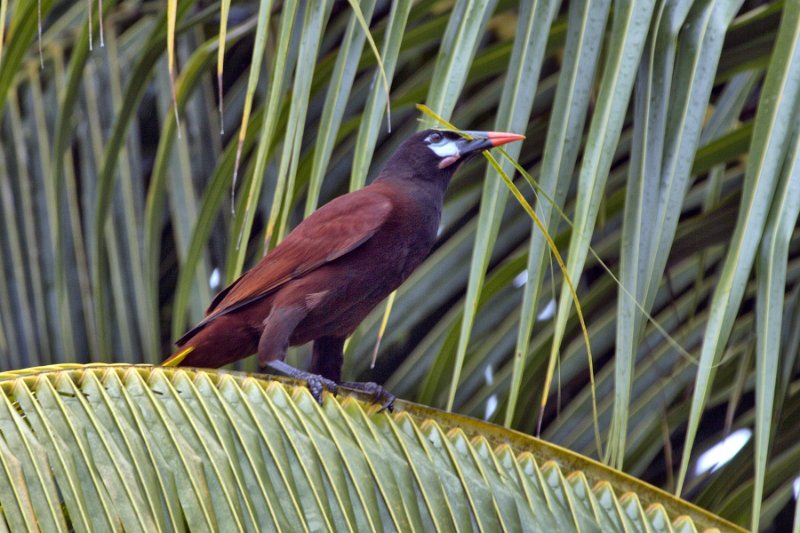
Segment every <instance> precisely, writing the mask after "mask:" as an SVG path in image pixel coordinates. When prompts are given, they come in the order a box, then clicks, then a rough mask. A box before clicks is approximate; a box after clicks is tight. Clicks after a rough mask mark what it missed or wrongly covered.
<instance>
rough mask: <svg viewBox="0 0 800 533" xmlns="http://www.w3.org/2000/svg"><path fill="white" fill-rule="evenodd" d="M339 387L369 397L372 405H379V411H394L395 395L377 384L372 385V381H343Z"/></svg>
mask: <svg viewBox="0 0 800 533" xmlns="http://www.w3.org/2000/svg"><path fill="white" fill-rule="evenodd" d="M339 386H340V387H345V388H347V389H352V390H356V391H359V392H363V393H364V394H368V395H370V396H371V397H372V401H373V402H374V403H380V404H381V411H383V410H387V409H388V410H389V412H392V411H394V401H395V399H396V397H395V395H394V394H392V393H391V392H389V391H387V390H386V389H384V388H383V387H381V386H380V385H378V384H377V383H373V382H372V381H344V382H342V383H340V384H339Z"/></svg>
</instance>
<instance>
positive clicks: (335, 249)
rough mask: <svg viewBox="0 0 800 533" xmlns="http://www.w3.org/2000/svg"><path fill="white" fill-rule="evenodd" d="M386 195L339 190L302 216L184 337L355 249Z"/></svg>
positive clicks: (370, 231) (380, 218) (381, 212)
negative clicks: (334, 195)
mask: <svg viewBox="0 0 800 533" xmlns="http://www.w3.org/2000/svg"><path fill="white" fill-rule="evenodd" d="M391 210H392V202H391V200H390V199H389V198H388V197H386V196H384V195H382V194H379V193H376V192H373V191H370V190H369V188H366V189H361V190H359V191H355V192H353V193H350V194H346V195H344V196H340V197H338V198H336V199H334V200H332V201H331V202H329V203H327V204H325V205H324V206H322V207H321V208H319V209H318V210H316V211H315V212H313V213H312V214H311V215H310V216H309V217H308V218H307V219H305V220H304V221H303V222H301V223H300V224H299V225H298V226H297V227H296V228H295V229H294V230H293V231H292V232H291V233H290V234H289V235H288V236H287V237H286V239H284V240H283V242H281V243H280V244H279V245H278V246H276V247H275V249H274V250H272V251H271V252H269V253H268V254H267V255H266V256H265V257H264V258H263V259H262V260H261V261H260V262H259V263H258V264H257V265H256V266H254V267H253V268H251V269H250V270H248V271H247V272H245V273H244V274H242V275H241V276H240V277H239V278H238V279H237V280H236V281H234V282H233V283H231V284H230V285H228V287H226V288H225V289H223V290H222V291H221V292H220V293H219V294H217V296H216V297H215V298H214V300H213V301H212V302H211V305H210V306H209V308H208V309H207V310H206V318H205V319H204V320H203V321H202V322H200V323H199V324H198V325H197V326H195V327H194V328H192V329H191V330H190V331H188V332H187V333H186V334H185V335H184V336H183V337H181V339H180V340H179V341H178V344H179V345H181V344H183V343H185V342H186V341H187V340H189V339H190V338H191V337H192V336H194V334H195V333H197V332H198V331H199V330H200V329H202V328H203V326H205V325H206V324H208V323H209V322H211V321H212V320H214V319H216V318H218V317H220V316H222V315H225V314H227V313H230V312H231V311H234V310H236V309H240V308H241V307H243V306H245V305H247V304H250V303H252V302H254V301H256V300H259V299H261V298H264V297H266V296H268V295H269V294H271V293H272V292H274V291H275V290H276V289H278V288H280V287H281V286H283V285H284V284H286V283H287V282H289V281H291V280H293V279H296V278H299V277H301V276H304V275H306V274H308V273H309V272H311V271H313V270H315V269H317V268H319V267H321V266H322V265H324V264H326V263H330V262H331V261H335V260H336V259H338V258H340V257H342V256H344V255H346V254H348V253H349V252H351V251H353V250H355V249H356V248H358V247H359V246H361V245H362V244H364V243H365V242H366V241H368V240H369V239H370V238H371V237H372V236H373V235H375V233H376V232H377V231H378V230H379V229H380V227H381V226H382V225H383V224H384V223H385V222H386V220H387V218H388V217H389V213H390V212H391Z"/></svg>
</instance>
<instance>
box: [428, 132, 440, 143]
mask: <svg viewBox="0 0 800 533" xmlns="http://www.w3.org/2000/svg"><path fill="white" fill-rule="evenodd" d="M428 139H430V141H431V143H433V144H436V143H438V142H439V141H441V140H442V134H441V133H431V136H430V137H428Z"/></svg>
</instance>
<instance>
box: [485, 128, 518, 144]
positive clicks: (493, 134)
mask: <svg viewBox="0 0 800 533" xmlns="http://www.w3.org/2000/svg"><path fill="white" fill-rule="evenodd" d="M486 136H487V137H488V138H489V142H490V143H491V144H492V147H495V146H503V145H504V144H508V143H511V142H514V141H521V140H523V139H524V138H525V136H524V135H519V134H518V133H505V132H502V131H487V132H486Z"/></svg>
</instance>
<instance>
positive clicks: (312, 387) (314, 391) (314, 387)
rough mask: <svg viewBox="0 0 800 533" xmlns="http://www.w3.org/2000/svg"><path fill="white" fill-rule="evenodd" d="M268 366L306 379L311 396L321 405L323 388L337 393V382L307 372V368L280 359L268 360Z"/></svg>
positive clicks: (296, 377)
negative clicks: (299, 367)
mask: <svg viewBox="0 0 800 533" xmlns="http://www.w3.org/2000/svg"><path fill="white" fill-rule="evenodd" d="M267 366H268V367H269V368H271V369H272V370H276V371H278V372H280V373H281V374H283V375H285V376H288V377H290V378H292V379H296V380H299V381H305V382H306V386H307V387H308V390H309V391H310V392H311V396H313V397H314V399H315V400H316V401H317V403H318V404H320V405H322V391H323V390H327V391H328V392H330V393H331V394H336V390H337V388H338V387H337V385H336V382H335V381H333V380H330V379H328V378H326V377H323V376H320V375H319V374H312V373H311V372H306V371H305V370H299V369H297V368H295V367H293V366H291V365H289V364H287V363H284V362H283V361H278V360H275V361H270V362H268V363H267Z"/></svg>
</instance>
